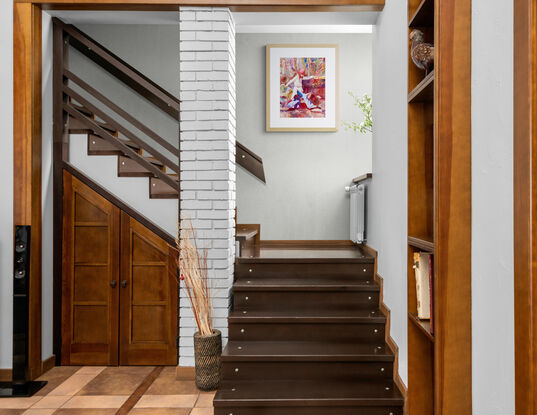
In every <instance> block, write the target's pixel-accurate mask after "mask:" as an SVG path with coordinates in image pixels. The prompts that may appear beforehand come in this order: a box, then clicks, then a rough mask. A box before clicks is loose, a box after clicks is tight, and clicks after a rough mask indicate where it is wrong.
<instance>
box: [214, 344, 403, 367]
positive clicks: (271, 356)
mask: <svg viewBox="0 0 537 415" xmlns="http://www.w3.org/2000/svg"><path fill="white" fill-rule="evenodd" d="M393 360H394V355H393V353H391V351H390V350H389V349H387V347H385V345H384V344H382V345H381V344H378V345H377V344H363V343H362V344H360V343H343V342H339V343H329V342H305V341H285V342H284V341H230V342H228V344H227V346H226V348H225V349H224V352H223V353H222V361H224V362H226V361H230V362H237V361H255V362H261V361H263V362H266V361H278V362H281V361H292V362H299V361H335V362H341V361H368V362H371V361H374V362H378V361H383V362H393Z"/></svg>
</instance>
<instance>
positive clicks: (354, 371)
mask: <svg viewBox="0 0 537 415" xmlns="http://www.w3.org/2000/svg"><path fill="white" fill-rule="evenodd" d="M236 369H238V371H237V370H236ZM392 370H393V363H392V362H223V366H222V376H223V379H224V380H259V374H260V373H262V374H263V380H279V379H286V380H317V379H318V380H320V381H324V380H330V379H339V380H357V379H371V380H383V379H391V378H392V376H393V375H392V373H393V372H392Z"/></svg>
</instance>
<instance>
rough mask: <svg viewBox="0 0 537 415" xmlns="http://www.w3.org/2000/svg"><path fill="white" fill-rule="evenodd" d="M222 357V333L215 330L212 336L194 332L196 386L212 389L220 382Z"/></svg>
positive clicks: (202, 388) (205, 389)
mask: <svg viewBox="0 0 537 415" xmlns="http://www.w3.org/2000/svg"><path fill="white" fill-rule="evenodd" d="M221 358H222V333H220V331H219V330H214V332H213V334H212V335H210V336H202V335H201V334H200V333H199V332H196V333H194V359H195V361H196V386H197V387H198V389H200V390H202V391H211V390H215V389H217V388H218V385H219V384H220V371H221V367H222V364H221Z"/></svg>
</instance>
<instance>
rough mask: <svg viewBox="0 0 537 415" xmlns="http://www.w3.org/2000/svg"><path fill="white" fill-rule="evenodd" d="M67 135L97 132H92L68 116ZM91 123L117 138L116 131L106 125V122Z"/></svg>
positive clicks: (80, 122)
mask: <svg viewBox="0 0 537 415" xmlns="http://www.w3.org/2000/svg"><path fill="white" fill-rule="evenodd" d="M89 118H91V117H89ZM68 122H69V124H68V125H69V134H96V133H97V132H95V131H93V129H91V128H88V126H87V125H86V124H85V123H83V122H82V121H80V120H78V118H74V117H71V116H69V121H68ZM93 122H95V123H96V124H98V125H99V126H100V127H101V128H103V129H105V130H106V131H108V132H109V133H110V134H112V135H113V136H114V137H118V136H119V133H118V131H117V130H116V129H115V128H114V127H112V126H111V125H109V124H107V123H106V122H103V121H99V120H95V119H93Z"/></svg>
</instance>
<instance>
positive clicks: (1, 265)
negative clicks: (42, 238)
mask: <svg viewBox="0 0 537 415" xmlns="http://www.w3.org/2000/svg"><path fill="white" fill-rule="evenodd" d="M0 54H1V55H2V64H1V65H0V109H1V110H0V122H1V123H2V126H3V127H2V132H3V140H2V151H0V177H2V180H0V192H1V194H2V200H1V202H0V368H10V367H11V333H12V328H11V324H12V323H11V321H12V319H11V316H12V314H13V313H12V310H13V301H12V293H13V280H12V279H11V275H12V271H13V2H11V1H6V2H2V3H1V5H0Z"/></svg>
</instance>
